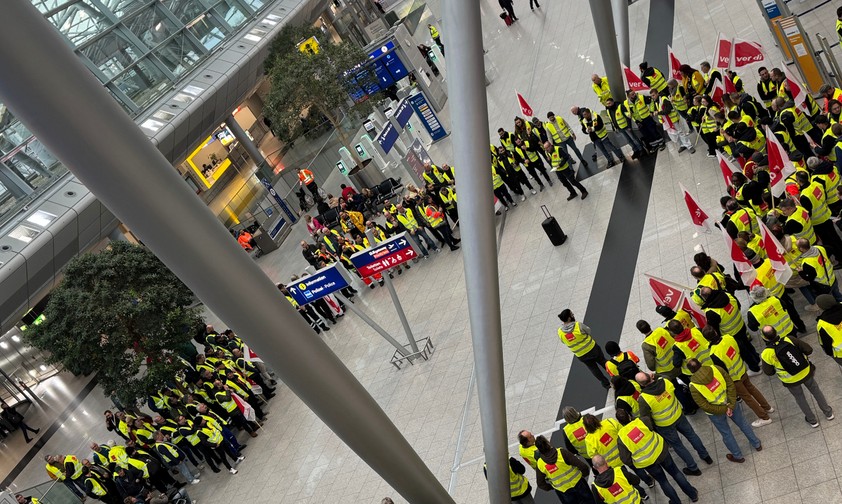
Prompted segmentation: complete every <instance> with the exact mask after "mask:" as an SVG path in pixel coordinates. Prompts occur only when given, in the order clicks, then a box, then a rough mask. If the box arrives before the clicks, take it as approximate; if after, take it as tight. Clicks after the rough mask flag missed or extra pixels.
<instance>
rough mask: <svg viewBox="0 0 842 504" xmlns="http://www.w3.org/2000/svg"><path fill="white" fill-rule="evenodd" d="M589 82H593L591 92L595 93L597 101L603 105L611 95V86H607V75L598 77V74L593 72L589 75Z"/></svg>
mask: <svg viewBox="0 0 842 504" xmlns="http://www.w3.org/2000/svg"><path fill="white" fill-rule="evenodd" d="M591 82H592V83H593V84H592V85H591V87H592V88H593V92H594V93H596V97H597V98H598V99H599V103H601V104H602V106H603V107H604V106H605V102H606V101H607V100H608V98H609V97H610V96H611V88H610V87H609V86H608V77H600V76H599V74H593V75H591Z"/></svg>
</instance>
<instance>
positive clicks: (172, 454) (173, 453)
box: [155, 442, 178, 464]
mask: <svg viewBox="0 0 842 504" xmlns="http://www.w3.org/2000/svg"><path fill="white" fill-rule="evenodd" d="M161 447H164V448H165V450H160V449H158V450H157V451H158V454H159V455H161V459H163V461H164V462H166V463H167V464H169V463H170V462H172V461H173V460H178V448H176V447H175V446H173V445H171V444H170V443H166V442H160V443H155V448H161ZM167 452H168V453H169V455H167Z"/></svg>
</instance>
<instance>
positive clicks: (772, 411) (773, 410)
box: [766, 408, 775, 413]
mask: <svg viewBox="0 0 842 504" xmlns="http://www.w3.org/2000/svg"><path fill="white" fill-rule="evenodd" d="M774 412H775V408H769V409H767V410H766V413H774Z"/></svg>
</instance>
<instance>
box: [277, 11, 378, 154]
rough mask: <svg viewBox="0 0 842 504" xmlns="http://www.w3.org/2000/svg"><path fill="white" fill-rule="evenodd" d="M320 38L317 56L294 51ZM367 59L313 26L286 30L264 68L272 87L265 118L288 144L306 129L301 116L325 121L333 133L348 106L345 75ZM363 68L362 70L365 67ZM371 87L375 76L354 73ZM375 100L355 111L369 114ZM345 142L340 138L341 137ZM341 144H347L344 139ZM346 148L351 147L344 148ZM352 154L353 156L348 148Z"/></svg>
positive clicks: (354, 49)
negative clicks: (337, 115) (302, 44)
mask: <svg viewBox="0 0 842 504" xmlns="http://www.w3.org/2000/svg"><path fill="white" fill-rule="evenodd" d="M309 37H316V38H317V39H318V41H319V51H318V53H316V54H312V53H310V52H308V53H306V54H305V53H302V52H301V51H300V50H299V49H298V48H297V47H296V46H297V45H298V44H299V43H300V42H302V41H304V40H307V39H308V38H309ZM367 58H368V56H367V55H366V54H365V52H363V50H362V49H361V48H360V47H359V46H357V45H355V44H353V43H350V42H341V43H339V44H334V43H333V42H332V41H330V40H327V37H325V36H324V34H323V33H322V32H321V31H319V30H318V29H315V28H312V27H309V26H286V27H284V28H283V29H282V30H281V32H280V33H279V34H278V36H277V37H276V38H275V39H274V40H273V41H272V44H271V46H270V48H269V56H268V57H267V58H266V61H265V63H264V68H265V70H266V73H267V74H268V76H269V81H270V83H271V85H272V87H271V90H270V91H269V95H268V97H267V99H266V102H265V108H264V114H265V115H266V116H267V117H268V118H269V120H271V121H272V129H273V130H274V131H275V132H276V134H277V135H278V136H279V137H280V139H281V140H283V141H284V142H289V141H291V140H293V139H295V138H296V137H298V136H299V135H300V134H301V133H302V132H303V130H304V125H303V123H302V115H307V114H308V113H309V116H310V117H311V118H316V120H315V121H310V122H311V123H312V122H315V123H318V122H320V121H319V118H320V117H321V116H324V117H325V118H327V120H328V121H330V122H331V124H332V125H333V127H334V128H338V127H339V124H338V123H339V119H338V118H337V117H336V111H337V110H338V109H339V108H342V107H344V106H346V105H347V104H348V103H350V98H349V90H350V87H349V84H348V81H347V80H346V79H345V78H344V77H343V74H344V73H345V72H346V71H347V70H349V69H353V68H356V67H359V66H360V65H362V64H363V63H365V61H366V60H367ZM363 68H364V67H363ZM355 73H356V74H357V76H358V77H359V76H360V75H362V76H363V79H364V80H365V81H366V83H368V82H376V81H377V76H376V75H374V72H373V71H370V70H369V71H364V70H363V71H362V73H361V74H359V73H357V72H355ZM373 100H374V98H372V99H369V100H367V101H364V102H362V103H359V104H356V105H354V106H353V107H352V110H353V111H354V112H355V113H357V114H360V115H367V114H368V113H370V112H371V110H372V106H373V103H372V101H373ZM340 138H341V137H340ZM343 143H346V144H347V142H345V141H344V139H343ZM346 147H347V145H346ZM349 151H351V152H354V150H353V149H350V148H349Z"/></svg>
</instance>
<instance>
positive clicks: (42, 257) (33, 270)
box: [21, 231, 56, 303]
mask: <svg viewBox="0 0 842 504" xmlns="http://www.w3.org/2000/svg"><path fill="white" fill-rule="evenodd" d="M21 254H22V255H23V256H24V258H25V259H26V277H27V283H28V284H29V299H30V303H31V302H32V300H41V299H43V298H44V296H46V295H47V293H48V292H49V291H50V289H52V288H53V285H54V284H55V278H56V269H55V263H54V262H53V258H54V254H55V253H54V250H53V235H52V234H51V233H50V232H49V231H44V232H42V233H40V234H39V235H38V236H36V237H35V238H34V239H33V240H32V241H31V242H29V244H28V245H27V246H26V247H25V248H24V249H23V251H22V252H21ZM36 302H37V301H36Z"/></svg>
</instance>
